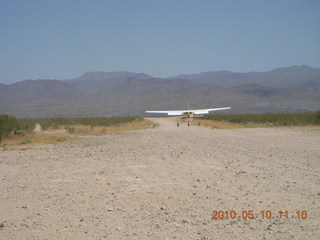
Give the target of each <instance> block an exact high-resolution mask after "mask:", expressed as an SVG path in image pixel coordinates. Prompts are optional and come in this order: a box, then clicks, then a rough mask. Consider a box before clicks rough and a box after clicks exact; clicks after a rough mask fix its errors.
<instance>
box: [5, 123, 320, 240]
mask: <svg viewBox="0 0 320 240" xmlns="http://www.w3.org/2000/svg"><path fill="white" fill-rule="evenodd" d="M154 121H156V122H157V123H159V124H160V127H158V128H154V129H146V130H140V131H130V132H124V133H121V134H114V135H107V136H91V137H86V138H85V140H84V141H82V142H77V143H73V144H60V145H39V146H30V147H28V146H24V147H19V148H18V147H17V148H16V149H3V148H1V149H0V181H1V184H0V239H6V240H9V239H32V240H35V239H41V240H43V239H95V240H98V239H137V240H138V239H139V240H141V239H184V240H185V239H320V164H319V163H320V128H319V127H286V128H252V129H230V130H219V129H209V128H204V127H199V126H196V125H192V126H190V127H188V126H187V125H186V124H182V125H181V126H180V127H177V126H176V124H175V122H174V120H173V119H165V118H164V119H160V118H159V119H154ZM213 211H220V213H219V212H218V213H219V215H216V216H215V217H216V218H218V219H214V220H212V217H213ZM227 211H228V212H227ZM251 211H252V212H251ZM267 211H268V213H267ZM279 211H283V213H282V214H280V213H279ZM285 211H288V212H285ZM231 212H232V213H231ZM251 214H252V215H251ZM271 214H272V216H271ZM227 215H228V216H227ZM251 216H254V219H244V218H249V217H251ZM219 218H223V219H219ZM268 218H270V219H268Z"/></svg>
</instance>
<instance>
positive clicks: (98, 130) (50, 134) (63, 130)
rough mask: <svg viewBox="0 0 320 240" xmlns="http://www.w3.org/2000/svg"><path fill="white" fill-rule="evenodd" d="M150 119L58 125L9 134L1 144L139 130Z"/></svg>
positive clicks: (69, 139) (149, 124)
mask: <svg viewBox="0 0 320 240" xmlns="http://www.w3.org/2000/svg"><path fill="white" fill-rule="evenodd" d="M152 123H153V122H152V121H150V120H142V121H133V122H128V123H122V124H118V125H113V126H107V127H104V126H95V127H92V126H86V125H74V126H59V127H56V128H55V129H48V130H47V131H42V132H39V133H26V134H24V135H22V136H11V137H8V138H6V139H5V140H4V141H3V143H2V144H1V145H3V146H27V145H38V144H61V143H70V142H75V141H80V139H79V138H77V136H83V135H94V136H100V135H107V134H117V133H121V132H123V131H131V130H139V129H146V128H151V127H152Z"/></svg>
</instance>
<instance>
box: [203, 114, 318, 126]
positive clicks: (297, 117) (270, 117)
mask: <svg viewBox="0 0 320 240" xmlns="http://www.w3.org/2000/svg"><path fill="white" fill-rule="evenodd" d="M204 119H208V120H215V121H226V122H231V123H240V124H246V123H268V124H271V125H274V126H292V125H309V124H311V125H314V124H320V112H317V113H264V114H227V115H206V116H204Z"/></svg>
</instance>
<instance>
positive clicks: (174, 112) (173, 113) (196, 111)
mask: <svg viewBox="0 0 320 240" xmlns="http://www.w3.org/2000/svg"><path fill="white" fill-rule="evenodd" d="M227 109H231V107H224V108H207V109H194V110H192V109H189V110H172V111H146V113H166V114H168V115H169V116H179V115H183V114H186V113H193V114H208V113H209V112H211V111H220V110H227Z"/></svg>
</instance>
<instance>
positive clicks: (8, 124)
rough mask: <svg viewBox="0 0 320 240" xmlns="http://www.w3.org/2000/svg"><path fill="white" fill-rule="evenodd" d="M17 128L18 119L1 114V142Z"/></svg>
mask: <svg viewBox="0 0 320 240" xmlns="http://www.w3.org/2000/svg"><path fill="white" fill-rule="evenodd" d="M16 129H17V119H16V118H15V117H14V116H9V115H7V114H4V115H0V142H1V141H2V139H3V138H4V137H7V136H8V135H9V134H10V133H13V132H14V131H15V130H16Z"/></svg>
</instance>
